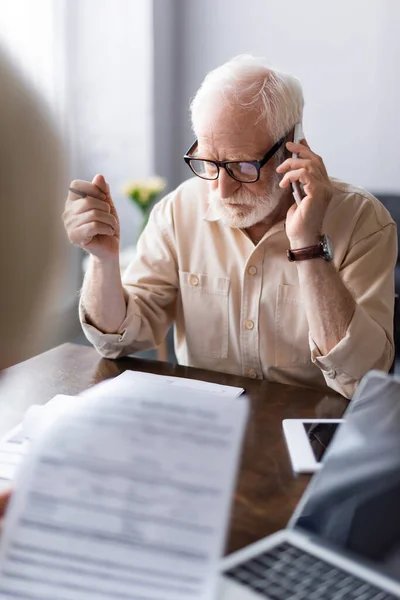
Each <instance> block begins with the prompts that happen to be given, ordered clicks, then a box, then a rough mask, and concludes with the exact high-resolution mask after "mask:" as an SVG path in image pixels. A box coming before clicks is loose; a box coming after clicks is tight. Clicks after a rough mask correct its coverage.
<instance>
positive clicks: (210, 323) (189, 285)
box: [179, 271, 230, 358]
mask: <svg viewBox="0 0 400 600" xmlns="http://www.w3.org/2000/svg"><path fill="white" fill-rule="evenodd" d="M179 282H180V292H181V297H182V310H183V318H184V324H185V336H186V343H187V347H188V352H189V354H190V355H191V356H193V357H196V356H198V357H200V356H201V357H203V358H204V357H206V358H227V357H228V339H229V332H228V327H229V287H230V279H229V278H228V277H212V276H210V275H203V274H199V273H188V272H186V271H179Z"/></svg>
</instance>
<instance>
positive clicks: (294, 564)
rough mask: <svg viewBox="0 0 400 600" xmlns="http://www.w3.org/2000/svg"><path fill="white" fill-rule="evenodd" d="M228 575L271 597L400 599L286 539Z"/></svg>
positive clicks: (282, 599) (300, 599) (298, 599)
mask: <svg viewBox="0 0 400 600" xmlns="http://www.w3.org/2000/svg"><path fill="white" fill-rule="evenodd" d="M224 575H226V576H227V577H229V578H231V579H234V580H235V581H237V582H239V583H241V584H242V585H245V586H248V587H250V588H252V589H253V590H254V591H256V592H258V593H259V594H261V596H265V597H267V598H270V599H271V600H397V598H398V597H397V596H393V595H392V594H388V593H387V592H384V591H382V590H381V589H379V588H377V587H375V586H373V585H371V584H370V583H367V582H366V581H364V580H363V579H359V578H358V577H356V576H355V575H351V574H350V573H348V572H347V571H342V570H341V569H340V568H338V567H335V566H333V565H332V564H330V563H327V562H325V561H323V560H320V559H319V558H316V557H315V556H314V555H312V554H309V553H308V552H305V551H304V550H301V549H300V548H297V547H296V546H292V545H291V544H288V543H286V542H285V543H282V544H279V545H278V546H275V547H274V548H271V549H270V550H267V551H266V552H264V553H262V554H258V555H257V556H255V557H253V558H251V559H249V560H248V561H246V562H243V563H240V564H238V565H236V566H235V567H232V568H231V569H229V570H228V571H225V572H224Z"/></svg>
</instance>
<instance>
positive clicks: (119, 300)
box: [64, 56, 397, 397]
mask: <svg viewBox="0 0 400 600" xmlns="http://www.w3.org/2000/svg"><path fill="white" fill-rule="evenodd" d="M191 112H192V123H193V130H194V132H195V136H196V141H195V143H194V144H193V145H192V146H191V148H190V149H189V151H188V153H187V155H186V156H185V160H186V162H187V163H188V165H189V166H190V168H191V169H192V171H193V173H194V174H195V175H196V177H194V178H191V179H189V180H188V181H185V182H184V183H183V184H182V185H181V186H179V187H178V188H177V189H176V190H175V191H174V192H172V193H171V194H169V195H168V196H167V197H166V198H165V199H164V200H163V201H161V202H160V203H159V204H158V205H157V206H156V207H155V209H154V210H153V213H152V215H151V218H150V222H149V224H148V226H147V227H146V229H145V231H144V233H143V235H142V237H141V239H140V241H139V244H138V248H137V257H136V259H135V260H134V261H133V263H132V264H131V265H130V266H129V268H128V270H127V272H126V273H125V275H124V279H123V283H122V281H121V276H120V269H119V260H118V256H119V222H118V216H117V213H116V211H115V208H114V204H113V202H112V198H111V195H110V190H109V186H108V185H107V183H106V181H105V179H104V178H103V177H102V176H101V175H97V176H96V177H95V178H94V179H93V181H92V183H89V182H84V181H74V182H73V183H72V184H71V188H72V190H73V191H70V193H69V196H68V199H67V204H66V211H65V214H64V222H65V226H66V229H67V232H68V236H69V239H70V240H71V241H72V242H74V243H76V244H78V245H80V246H81V247H83V248H84V249H85V250H86V251H87V252H89V253H90V254H91V260H90V266H89V269H88V272H87V275H86V277H85V281H84V285H83V290H82V298H81V307H80V314H81V320H82V325H83V329H84V331H85V334H86V336H87V337H88V339H89V340H90V341H91V342H92V343H93V344H94V345H95V346H96V348H97V349H98V351H99V352H100V353H101V354H102V355H103V356H106V357H109V358H117V357H119V356H123V355H125V354H128V353H132V352H135V351H138V350H142V349H144V348H149V347H151V346H156V345H158V344H159V343H160V342H161V341H162V339H163V338H164V336H165V335H166V332H167V330H168V328H169V326H170V324H171V323H172V322H174V323H175V349H176V354H177V357H178V360H179V362H180V363H183V364H187V365H192V366H196V367H202V368H206V369H214V370H219V371H224V372H228V373H235V374H240V375H245V376H248V377H250V378H253V379H256V378H257V379H263V378H267V379H269V380H271V381H277V382H282V383H288V384H295V385H296V384H297V385H305V386H312V387H319V388H321V387H326V385H328V386H329V387H331V388H333V389H335V390H337V391H338V392H340V393H342V394H344V395H345V396H347V397H351V396H352V395H353V392H354V390H355V388H356V386H357V384H358V382H359V380H360V379H361V377H362V376H363V375H364V374H365V373H366V372H367V371H368V370H369V369H372V368H378V369H384V370H387V369H389V367H390V365H391V362H392V360H393V331H392V329H393V326H392V322H393V300H394V286H393V269H394V264H395V262H396V257H397V247H396V230H395V225H394V223H393V221H392V219H391V218H390V215H389V214H388V212H387V211H386V210H385V209H384V207H383V206H382V205H381V204H380V203H379V202H378V201H377V200H376V198H374V197H373V196H372V195H371V194H369V193H367V192H366V191H364V190H362V189H359V188H356V187H353V186H351V185H348V184H346V183H342V182H340V181H337V180H333V179H330V178H329V177H328V175H327V172H326V169H325V166H324V163H323V161H322V159H321V158H320V157H319V156H317V155H316V154H315V153H314V152H313V151H312V150H311V148H310V147H309V146H308V144H307V143H306V141H305V140H302V142H301V144H294V143H292V142H290V141H289V140H290V139H291V138H292V135H293V128H294V125H295V124H296V123H297V122H301V120H302V112H303V97H302V91H301V87H300V84H299V82H298V81H297V80H296V79H295V78H293V77H291V76H289V75H286V74H283V73H280V72H278V71H276V70H273V69H271V68H269V67H267V66H265V65H264V64H263V63H262V62H261V61H258V60H256V59H253V58H252V57H248V56H244V57H238V58H236V59H233V60H231V61H230V62H228V63H227V64H225V65H223V66H221V67H220V68H218V69H216V70H215V71H213V72H211V73H209V74H208V75H207V77H206V78H205V80H204V82H203V84H202V86H201V87H200V89H199V91H198V92H197V94H196V96H195V98H194V100H193V103H192V106H191ZM292 153H296V154H297V155H298V157H297V158H292ZM293 182H299V183H300V184H301V185H302V187H303V191H304V195H305V197H304V198H303V200H302V201H301V203H300V205H296V204H295V203H294V200H293V195H292V190H291V184H292V183H293ZM82 196H84V197H82ZM327 236H329V240H330V244H329V243H328V237H327ZM288 251H289V252H288Z"/></svg>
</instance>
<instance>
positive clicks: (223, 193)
mask: <svg viewBox="0 0 400 600" xmlns="http://www.w3.org/2000/svg"><path fill="white" fill-rule="evenodd" d="M217 181H218V191H219V195H220V197H221V198H222V199H224V198H229V197H230V196H232V194H234V193H235V192H236V191H237V190H238V189H239V188H240V186H241V184H240V183H239V181H236V180H235V179H233V178H232V177H231V176H230V175H228V173H227V172H226V170H225V169H220V170H219V177H218V180H217Z"/></svg>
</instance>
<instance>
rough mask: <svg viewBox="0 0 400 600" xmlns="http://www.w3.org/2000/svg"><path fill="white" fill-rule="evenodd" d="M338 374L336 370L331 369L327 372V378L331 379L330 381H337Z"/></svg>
mask: <svg viewBox="0 0 400 600" xmlns="http://www.w3.org/2000/svg"><path fill="white" fill-rule="evenodd" d="M336 375H337V373H336V371H335V369H331V370H330V371H327V373H326V376H327V377H329V379H335V377H336Z"/></svg>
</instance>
